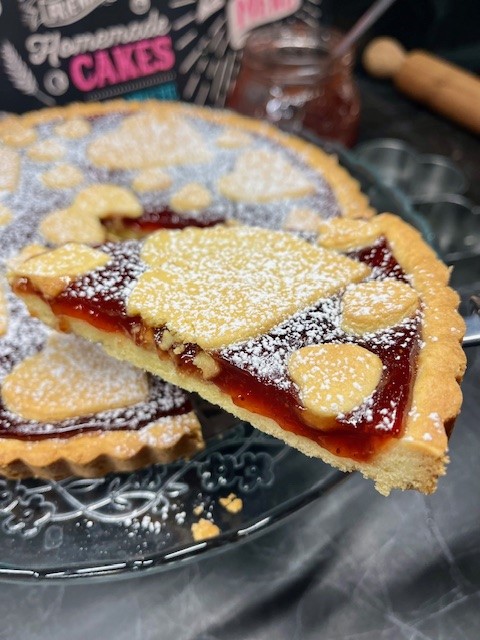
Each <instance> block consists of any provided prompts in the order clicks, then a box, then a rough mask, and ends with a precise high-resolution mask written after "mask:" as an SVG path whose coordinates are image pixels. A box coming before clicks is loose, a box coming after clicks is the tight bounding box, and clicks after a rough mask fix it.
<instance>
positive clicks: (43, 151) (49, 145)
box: [27, 138, 66, 162]
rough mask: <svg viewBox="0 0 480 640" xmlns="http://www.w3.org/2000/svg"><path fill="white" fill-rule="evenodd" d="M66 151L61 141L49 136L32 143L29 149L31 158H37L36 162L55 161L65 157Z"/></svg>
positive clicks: (28, 152)
mask: <svg viewBox="0 0 480 640" xmlns="http://www.w3.org/2000/svg"><path fill="white" fill-rule="evenodd" d="M65 152H66V149H65V147H64V146H63V144H61V142H59V141H58V140H55V139H54V138H49V139H47V140H40V141H39V142H36V143H35V144H34V145H32V146H31V147H30V148H29V149H28V151H27V155H28V157H29V158H30V160H35V161H36V162H53V161H54V160H60V158H63V156H64V155H65Z"/></svg>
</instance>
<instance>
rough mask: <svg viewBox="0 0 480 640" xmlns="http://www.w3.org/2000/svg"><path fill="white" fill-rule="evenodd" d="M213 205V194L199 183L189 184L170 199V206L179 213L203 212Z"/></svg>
mask: <svg viewBox="0 0 480 640" xmlns="http://www.w3.org/2000/svg"><path fill="white" fill-rule="evenodd" d="M210 204H212V194H211V193H210V191H209V190H208V189H207V188H206V187H204V186H203V184H200V183H198V182H189V183H188V184H186V185H184V186H183V187H182V188H181V189H179V190H178V191H177V192H176V193H174V194H173V195H172V197H171V198H170V206H171V207H172V209H173V210H174V211H177V212H178V213H188V212H189V211H201V210H202V209H206V208H207V207H208V206H209V205H210Z"/></svg>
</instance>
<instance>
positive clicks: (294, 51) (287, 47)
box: [227, 22, 360, 146]
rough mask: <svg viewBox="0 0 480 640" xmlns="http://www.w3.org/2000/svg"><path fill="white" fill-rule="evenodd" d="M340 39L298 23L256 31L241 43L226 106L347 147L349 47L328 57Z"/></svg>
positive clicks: (352, 107) (353, 120) (356, 103)
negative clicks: (241, 46) (302, 130)
mask: <svg viewBox="0 0 480 640" xmlns="http://www.w3.org/2000/svg"><path fill="white" fill-rule="evenodd" d="M340 39H341V34H340V32H338V31H335V30H333V29H326V28H323V27H320V26H319V27H311V26H309V25H306V24H304V23H298V22H297V23H293V24H276V25H269V26H267V27H262V28H260V29H256V30H255V31H253V32H252V33H251V34H250V35H249V37H248V38H247V41H246V43H245V49H244V52H243V58H242V65H241V68H240V71H239V74H238V77H237V81H236V83H235V85H234V87H233V89H232V90H231V92H230V95H229V97H228V99H227V106H228V107H230V108H231V109H234V110H235V111H238V112H239V113H243V114H245V115H250V116H254V117H256V118H263V119H266V120H269V121H270V122H273V123H275V124H278V125H279V126H280V127H281V128H282V129H286V130H289V131H298V130H299V129H301V128H302V127H307V128H308V129H310V130H312V131H313V132H314V133H316V134H317V135H319V136H321V137H323V138H327V139H330V140H338V141H340V142H342V143H343V144H345V145H347V146H352V145H353V144H354V143H355V141H356V138H357V131H358V121H359V113H360V99H359V94H358V90H357V87H356V84H355V82H354V80H353V77H352V66H353V63H354V55H353V51H351V50H350V51H347V53H345V54H344V55H343V56H340V57H339V58H336V59H332V58H331V57H330V53H331V52H332V50H333V49H334V48H335V46H336V44H337V43H338V42H339V41H340Z"/></svg>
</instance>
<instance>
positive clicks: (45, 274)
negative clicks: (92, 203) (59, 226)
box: [14, 242, 110, 296]
mask: <svg viewBox="0 0 480 640" xmlns="http://www.w3.org/2000/svg"><path fill="white" fill-rule="evenodd" d="M40 251H41V250H40ZM40 251H39V252H38V253H34V254H33V256H32V257H29V256H28V253H27V254H26V255H25V260H24V261H23V262H21V263H17V262H16V263H15V267H14V268H15V270H16V273H17V274H21V275H23V276H26V277H27V278H29V279H30V281H31V282H32V284H33V285H34V286H35V287H37V289H39V290H40V291H41V292H42V293H43V294H44V295H46V296H56V295H58V294H59V293H60V292H61V291H63V290H64V289H65V288H66V287H67V286H68V285H69V283H70V281H71V279H72V278H74V277H76V276H81V275H82V274H84V273H88V272H89V271H91V270H93V269H97V268H98V267H103V266H104V265H105V264H107V262H108V261H109V260H110V257H109V256H108V255H107V254H106V253H104V252H103V251H98V250H97V249H92V248H91V247H87V246H85V245H83V244H77V243H73V242H72V243H69V244H66V245H64V246H63V247H59V248H58V249H54V250H53V251H46V250H45V251H44V252H43V253H42V252H40Z"/></svg>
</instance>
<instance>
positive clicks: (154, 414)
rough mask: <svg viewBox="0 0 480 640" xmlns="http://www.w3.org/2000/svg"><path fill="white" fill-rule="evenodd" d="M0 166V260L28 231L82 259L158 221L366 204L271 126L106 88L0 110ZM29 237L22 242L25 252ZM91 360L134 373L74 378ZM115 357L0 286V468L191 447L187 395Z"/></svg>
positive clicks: (343, 176)
mask: <svg viewBox="0 0 480 640" xmlns="http://www.w3.org/2000/svg"><path fill="white" fill-rule="evenodd" d="M0 165H1V167H2V172H1V175H0V258H1V260H2V263H4V262H5V261H6V260H7V259H9V258H11V257H12V256H13V255H15V254H16V253H17V252H19V251H21V250H22V249H23V248H24V247H25V246H26V245H27V244H31V243H42V244H44V245H45V244H47V245H49V246H62V245H65V244H66V245H67V247H68V244H69V243H72V242H75V243H83V244H85V248H84V250H83V251H82V252H81V253H80V255H77V262H78V260H80V261H81V262H82V264H83V267H84V268H85V267H87V266H88V265H90V266H91V267H92V268H93V267H94V266H95V265H97V266H98V263H96V262H95V260H96V258H98V253H96V252H95V250H93V249H90V247H89V246H87V245H98V244H101V243H103V242H105V241H106V240H112V239H113V240H117V239H118V238H122V237H137V236H144V235H145V234H148V233H150V232H151V231H153V230H157V229H159V228H164V227H169V228H183V227H186V226H190V225H195V226H199V227H204V226H206V227H209V226H212V225H215V224H218V223H223V222H225V221H228V220H229V219H238V220H240V221H243V222H246V223H252V222H253V223H255V224H259V225H261V226H265V227H280V226H282V225H284V224H288V225H289V226H290V225H293V226H294V227H295V226H297V227H302V225H304V219H305V215H306V214H305V211H307V212H308V214H307V215H309V216H310V218H313V219H315V220H318V219H320V218H323V217H326V218H328V217H335V216H347V217H365V218H367V217H369V216H371V215H372V213H373V212H372V210H371V209H370V208H369V206H368V202H367V200H366V198H365V196H364V195H362V194H361V192H360V190H359V188H358V184H357V183H356V181H355V180H353V179H352V178H351V177H350V176H349V175H348V174H347V173H346V172H345V171H344V170H343V169H342V168H341V167H339V165H338V164H337V162H336V160H335V158H333V157H331V156H328V155H327V154H325V153H323V152H322V151H320V150H318V149H316V148H315V147H313V146H311V145H308V144H306V143H303V142H301V141H300V140H297V139H295V138H291V137H289V136H286V135H284V134H280V133H278V132H277V131H276V130H275V129H274V128H273V127H270V126H268V125H264V124H260V123H257V122H255V121H252V120H248V119H245V118H241V117H239V116H235V115H233V114H229V113H226V112H217V111H213V110H209V109H201V108H196V107H193V106H186V105H180V104H176V103H169V104H167V103H157V102H146V103H134V102H126V101H121V100H118V101H113V102H109V103H103V104H88V105H86V104H82V105H80V104H75V105H70V106H67V107H63V108H55V109H45V110H42V111H37V112H32V113H29V114H25V115H23V116H10V117H6V118H4V119H2V120H1V122H0ZM272 171H273V174H272ZM244 185H247V187H248V188H247V189H245V187H244ZM296 211H301V212H302V215H300V216H298V215H297V213H296ZM37 251H38V247H36V246H30V247H29V249H28V250H27V251H26V252H25V253H24V254H23V257H24V258H25V257H26V256H27V255H30V256H33V255H34V254H35V253H36V252H37ZM59 251H60V255H62V250H61V249H60V250H59ZM67 252H68V248H67ZM64 254H65V251H64ZM74 266H75V265H74V263H69V264H68V265H67V273H65V274H63V276H61V277H60V278H59V279H57V280H56V281H55V283H53V284H52V286H51V287H50V288H48V284H47V280H45V279H43V280H42V278H40V280H41V282H42V287H43V289H44V290H47V289H48V295H49V296H53V295H54V294H55V293H56V288H58V286H60V287H63V285H64V283H65V282H66V281H68V279H69V277H70V273H68V272H69V270H71V269H72V267H74ZM34 279H35V278H34ZM47 279H48V275H47ZM36 282H37V284H38V283H39V282H40V281H39V280H38V279H37V280H36ZM45 287H46V288H47V289H45ZM58 291H59V290H58ZM58 291H57V293H58ZM20 327H21V328H20ZM2 334H3V335H2ZM75 353H76V354H78V362H76V361H75V358H74V354H75ZM87 355H88V358H87ZM48 362H52V363H56V364H57V365H58V366H55V367H53V368H52V367H50V366H49V365H48ZM67 363H70V367H67ZM82 363H83V364H82ZM93 363H96V365H95V366H97V365H98V370H97V369H95V371H96V374H95V375H94V374H93V373H92V376H93V378H94V379H95V380H97V381H98V380H100V381H103V380H108V379H112V380H115V379H118V380H119V381H121V380H123V379H125V380H128V381H130V382H131V380H132V376H133V379H134V380H136V381H137V382H136V384H133V383H132V384H130V382H129V384H128V385H127V384H125V385H123V389H125V388H128V389H130V391H131V393H129V394H126V395H125V396H122V397H120V396H119V393H118V392H115V393H113V391H112V394H111V395H109V394H108V393H107V392H106V390H105V389H104V388H103V386H102V384H100V383H98V384H97V383H95V384H92V385H90V386H89V385H88V384H86V381H88V379H90V377H89V376H87V375H86V370H89V371H93V368H94V365H93ZM60 365H61V366H60ZM119 367H120V365H118V363H117V362H116V361H112V360H108V359H102V358H100V356H99V354H98V352H97V351H95V350H94V351H93V352H92V351H91V350H90V349H89V348H87V347H85V345H83V344H81V343H78V341H77V340H75V341H71V340H67V341H66V342H65V341H64V340H60V339H59V338H58V336H55V335H51V334H50V333H48V332H47V331H46V330H45V328H44V327H43V325H41V324H40V323H39V322H37V321H35V320H33V319H31V318H29V316H28V314H27V313H26V311H25V308H24V306H23V305H21V304H20V303H19V302H18V300H14V299H12V298H11V296H8V295H7V294H6V293H5V292H4V290H3V288H0V376H1V377H0V381H1V383H2V397H1V420H0V422H1V425H0V472H1V473H3V474H4V475H7V476H10V477H24V476H29V475H36V476H43V477H47V478H48V477H53V478H59V477H62V476H64V475H68V474H70V473H76V474H77V475H84V476H95V475H102V474H104V473H106V472H107V471H113V470H119V471H122V470H130V469H134V468H137V467H140V466H143V465H145V464H149V463H150V462H166V461H170V460H173V459H176V458H178V457H188V456H190V455H191V454H193V453H194V452H195V451H196V450H198V449H199V448H200V447H201V446H202V436H201V432H200V426H199V423H198V421H197V419H196V417H195V415H194V413H193V412H192V410H191V405H190V402H189V399H188V396H187V395H186V394H185V393H184V392H183V391H180V390H179V389H176V388H174V387H173V386H172V385H171V384H168V383H163V382H162V381H160V380H158V379H155V378H154V377H152V376H146V374H144V373H142V374H139V373H138V372H135V371H134V370H132V368H131V367H127V368H126V369H123V368H122V367H123V365H122V366H121V367H120V368H119ZM138 376H140V377H139V378H138ZM64 383H65V384H66V385H67V386H66V387H64V386H62V385H64ZM67 387H68V388H69V389H70V390H69V392H67V390H66V389H67ZM60 388H62V389H63V391H62V393H61V394H60V393H58V392H57V391H56V390H58V389H60ZM40 389H41V390H42V394H41V395H42V397H41V401H40V400H39V397H40V396H39V393H40V392H39V390H40ZM135 390H136V393H135ZM100 391H101V393H100ZM117 391H118V390H117ZM140 391H142V393H140ZM142 394H143V395H142ZM77 396H78V397H77ZM59 397H60V398H61V402H60V403H58V398H59ZM49 398H50V400H51V402H50V401H48V399H49ZM74 398H75V401H74ZM99 398H101V400H102V402H100V403H99V402H98V400H99ZM122 403H123V405H124V406H123V407H122V406H120V405H122ZM67 409H68V410H69V411H70V413H68V414H67V415H64V414H63V413H62V411H65V410H67ZM71 411H73V414H72V413H71Z"/></svg>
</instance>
